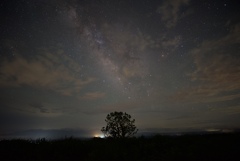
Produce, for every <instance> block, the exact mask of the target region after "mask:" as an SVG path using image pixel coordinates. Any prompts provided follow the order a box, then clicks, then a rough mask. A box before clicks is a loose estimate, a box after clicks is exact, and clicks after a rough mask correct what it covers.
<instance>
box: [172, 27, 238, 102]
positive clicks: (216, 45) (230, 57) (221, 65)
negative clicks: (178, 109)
mask: <svg viewBox="0 0 240 161" xmlns="http://www.w3.org/2000/svg"><path fill="white" fill-rule="evenodd" d="M239 37H240V24H237V25H235V26H233V27H232V29H231V31H230V32H229V34H227V35H226V36H224V37H222V38H220V39H217V40H207V41H204V42H203V43H202V44H201V45H200V46H199V47H197V48H195V49H194V50H192V54H193V59H194V63H195V65H196V70H195V71H194V72H193V73H191V74H190V75H189V76H190V77H191V79H192V81H193V83H195V84H197V85H195V86H192V87H190V88H187V89H183V91H181V92H179V93H178V94H177V95H176V97H175V98H176V99H177V100H188V101H190V102H195V103H199V102H219V101H228V100H234V99H239V98H240V95H239V90H240V82H239V80H240V64H239V60H240V57H239V53H238V47H237V46H239V44H240V38H239Z"/></svg>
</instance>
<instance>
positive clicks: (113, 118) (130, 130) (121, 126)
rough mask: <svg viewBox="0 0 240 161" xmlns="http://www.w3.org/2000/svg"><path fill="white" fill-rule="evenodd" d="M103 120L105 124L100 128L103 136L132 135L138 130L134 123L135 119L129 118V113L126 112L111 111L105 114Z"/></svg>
mask: <svg viewBox="0 0 240 161" xmlns="http://www.w3.org/2000/svg"><path fill="white" fill-rule="evenodd" d="M105 121H106V123H107V126H106V127H102V129H101V131H102V132H103V133H104V135H105V137H113V138H125V137H132V136H134V135H135V134H136V133H137V131H138V129H136V126H135V125H134V122H135V119H131V115H129V114H127V113H126V112H125V113H123V112H116V111H115V112H111V113H110V114H108V115H107V117H106V119H105Z"/></svg>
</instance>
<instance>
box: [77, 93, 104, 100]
mask: <svg viewBox="0 0 240 161" xmlns="http://www.w3.org/2000/svg"><path fill="white" fill-rule="evenodd" d="M105 95H106V94H105V93H103V92H88V93H86V94H85V95H84V96H82V97H80V99H84V100H96V99H100V98H104V97H105Z"/></svg>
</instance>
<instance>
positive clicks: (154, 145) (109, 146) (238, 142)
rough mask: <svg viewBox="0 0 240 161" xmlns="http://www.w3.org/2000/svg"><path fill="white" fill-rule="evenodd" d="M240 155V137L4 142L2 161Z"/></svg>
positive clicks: (224, 160)
mask: <svg viewBox="0 0 240 161" xmlns="http://www.w3.org/2000/svg"><path fill="white" fill-rule="evenodd" d="M239 153H240V134H208V135H184V136H161V135H158V136H154V137H151V138H144V137H139V138H131V139H100V138H92V139H85V140H83V139H76V138H72V137H70V138H65V139H59V140H46V139H38V140H23V139H13V140H1V141H0V157H1V160H2V161H3V160H18V161H19V160H25V161H28V160H29V161H30V160H31V161H39V160H44V161H46V160H51V161H54V160H58V161H61V160H69V161H70V160H74V161H75V160H78V161H98V160H99V161H237V160H240V154H239Z"/></svg>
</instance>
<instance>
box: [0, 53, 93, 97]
mask: <svg viewBox="0 0 240 161" xmlns="http://www.w3.org/2000/svg"><path fill="white" fill-rule="evenodd" d="M80 72H81V68H80V65H79V64H77V63H76V62H75V61H74V60H72V59H70V58H69V57H67V56H65V55H64V54H63V52H62V51H59V52H56V53H50V52H46V51H45V52H44V54H39V55H37V56H36V57H35V58H26V57H23V56H20V55H16V56H15V57H14V58H13V59H11V60H10V59H4V60H3V61H2V62H1V68H0V87H1V88H6V87H21V86H29V87H34V88H38V89H45V90H52V91H55V92H57V93H59V94H62V95H67V96H70V95H73V94H75V93H78V92H79V91H80V90H81V89H82V88H83V87H84V86H86V85H88V84H90V83H92V82H93V81H94V80H95V79H94V78H90V77H89V78H86V79H84V80H83V79H80V78H79V77H78V75H79V73H80Z"/></svg>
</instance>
